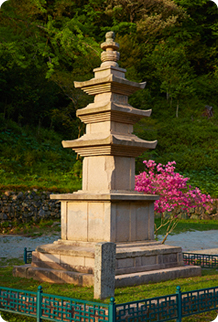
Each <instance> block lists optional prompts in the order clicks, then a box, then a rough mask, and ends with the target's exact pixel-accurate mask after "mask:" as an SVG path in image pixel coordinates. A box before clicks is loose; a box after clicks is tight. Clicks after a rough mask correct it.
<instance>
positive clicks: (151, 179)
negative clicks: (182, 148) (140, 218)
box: [135, 160, 213, 213]
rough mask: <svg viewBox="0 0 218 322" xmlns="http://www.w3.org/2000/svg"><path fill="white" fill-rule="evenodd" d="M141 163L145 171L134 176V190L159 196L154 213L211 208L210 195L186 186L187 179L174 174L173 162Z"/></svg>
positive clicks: (211, 200) (151, 161)
mask: <svg viewBox="0 0 218 322" xmlns="http://www.w3.org/2000/svg"><path fill="white" fill-rule="evenodd" d="M143 163H144V164H145V166H146V167H147V169H146V170H145V171H144V172H142V173H140V174H139V175H137V176H136V178H135V179H136V182H135V190H136V191H140V192H144V193H146V194H153V195H159V196H160V199H159V200H157V201H155V203H154V208H155V211H157V212H160V213H162V212H164V211H172V210H174V209H181V210H187V211H188V210H189V209H190V208H193V207H196V206H203V207H205V208H206V209H207V210H210V209H211V208H212V203H213V199H212V198H211V196H210V195H205V194H202V193H201V191H200V189H199V188H195V189H193V188H192V187H191V186H190V185H189V186H188V185H187V181H188V180H189V178H184V177H183V176H182V175H181V174H179V173H176V172H174V170H175V166H174V165H175V164H176V162H175V161H172V162H168V163H167V164H166V165H163V164H161V163H159V164H156V163H155V161H154V160H149V161H147V160H145V161H143Z"/></svg>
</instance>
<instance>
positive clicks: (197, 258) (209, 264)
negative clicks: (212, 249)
mask: <svg viewBox="0 0 218 322" xmlns="http://www.w3.org/2000/svg"><path fill="white" fill-rule="evenodd" d="M183 260H184V263H185V265H197V266H201V267H202V268H218V255H209V254H197V253H183Z"/></svg>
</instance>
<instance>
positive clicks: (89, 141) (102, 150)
mask: <svg viewBox="0 0 218 322" xmlns="http://www.w3.org/2000/svg"><path fill="white" fill-rule="evenodd" d="M62 145H63V147H64V148H72V149H73V150H74V151H75V152H76V153H79V154H80V155H81V156H84V157H87V156H97V155H99V156H100V155H113V156H124V157H137V156H139V155H140V154H141V153H142V152H144V151H146V150H147V149H155V147H156V145H157V141H145V140H142V139H140V138H138V137H137V136H136V135H134V134H128V135H124V134H118V133H111V134H110V135H105V133H103V132H102V133H92V134H85V135H83V136H82V137H81V138H79V139H77V140H70V141H62Z"/></svg>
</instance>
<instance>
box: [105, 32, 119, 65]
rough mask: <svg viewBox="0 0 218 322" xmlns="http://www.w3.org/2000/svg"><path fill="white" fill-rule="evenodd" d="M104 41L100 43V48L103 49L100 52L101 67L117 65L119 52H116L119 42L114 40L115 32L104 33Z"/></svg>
mask: <svg viewBox="0 0 218 322" xmlns="http://www.w3.org/2000/svg"><path fill="white" fill-rule="evenodd" d="M105 38H106V41H105V42H103V44H101V48H102V49H103V50H105V51H103V52H102V53H101V61H102V64H101V67H104V66H105V67H106V66H116V67H117V66H119V65H118V64H117V61H118V60H119V59H120V53H119V52H117V50H118V49H119V44H118V43H116V42H115V41H114V39H115V33H114V32H113V31H109V32H107V33H106V35H105Z"/></svg>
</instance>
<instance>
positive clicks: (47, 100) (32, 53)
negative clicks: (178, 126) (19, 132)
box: [0, 0, 218, 138]
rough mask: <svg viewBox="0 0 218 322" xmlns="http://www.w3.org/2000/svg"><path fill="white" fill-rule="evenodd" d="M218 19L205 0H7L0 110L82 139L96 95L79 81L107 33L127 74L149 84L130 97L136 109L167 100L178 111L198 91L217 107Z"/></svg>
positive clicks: (95, 62)
mask: <svg viewBox="0 0 218 322" xmlns="http://www.w3.org/2000/svg"><path fill="white" fill-rule="evenodd" d="M217 18H218V9H217V7H216V5H215V4H214V3H213V2H212V1H206V0H198V1H190V0H138V1H135V0H109V1H106V0H47V1H46V0H8V1H6V2H5V3H3V5H2V7H1V8H0V85H1V86H0V92H1V95H0V113H1V115H2V117H3V118H11V119H13V120H15V121H16V122H18V123H20V124H30V125H43V126H45V127H52V128H54V129H55V130H58V131H62V132H64V131H67V133H68V134H69V135H70V136H71V137H72V138H73V137H76V136H77V135H78V125H79V124H78V122H79V121H78V120H77V119H76V118H75V111H76V109H77V108H80V107H83V106H85V105H86V104H87V103H88V102H89V101H90V98H89V97H88V96H87V95H86V94H83V93H82V92H81V91H79V90H76V89H75V88H74V86H73V81H74V80H86V79H89V78H91V77H92V69H93V68H95V67H97V66H99V65H100V51H101V50H100V46H99V45H100V43H101V42H103V41H104V35H105V33H106V32H107V31H109V30H113V31H115V33H116V41H117V42H119V43H120V48H121V49H120V52H121V62H120V65H121V67H124V68H127V78H129V79H131V80H135V81H144V80H147V82H148V86H147V88H146V89H145V90H144V91H143V92H141V93H136V94H134V95H133V97H132V98H131V100H132V102H134V104H135V106H136V107H138V108H146V104H147V105H149V102H152V99H154V98H155V97H165V98H166V99H168V100H169V104H172V102H173V101H174V100H175V101H176V102H177V116H178V104H179V102H180V101H181V100H184V99H186V98H188V97H190V96H193V95H196V96H197V97H199V98H200V99H202V100H205V101H206V100H209V101H210V104H217V103H216V97H217V86H216V84H217V75H218V67H217V66H218V61H217V59H218V53H217V35H218V23H217V21H218V19H217ZM145 101H146V104H145ZM173 114H174V116H175V115H176V113H173ZM80 130H81V127H80ZM68 138H69V137H68Z"/></svg>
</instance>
